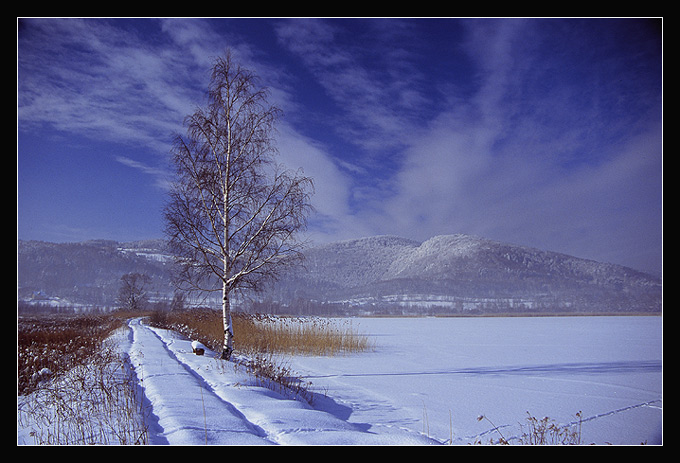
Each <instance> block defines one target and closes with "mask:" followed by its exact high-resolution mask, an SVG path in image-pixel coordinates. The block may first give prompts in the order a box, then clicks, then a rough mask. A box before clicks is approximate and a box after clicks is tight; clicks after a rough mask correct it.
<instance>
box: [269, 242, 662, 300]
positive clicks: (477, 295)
mask: <svg viewBox="0 0 680 463" xmlns="http://www.w3.org/2000/svg"><path fill="white" fill-rule="evenodd" d="M306 257H307V260H306V264H305V269H302V270H297V271H295V272H290V273H289V274H288V275H287V277H286V278H284V279H282V281H280V282H279V284H278V286H276V287H275V288H274V290H273V291H272V297H273V298H274V299H280V300H283V301H286V300H288V301H290V300H294V299H295V298H304V299H312V300H317V301H326V302H329V301H333V302H347V303H354V304H361V305H364V306H372V307H380V306H382V307H385V306H395V305H397V306H401V307H410V308H414V307H423V306H427V307H432V306H439V308H440V309H447V310H453V311H461V310H470V309H477V310H482V311H508V310H509V311H512V310H515V311H522V310H525V311H531V310H537V311H555V310H559V311H565V310H567V311H569V310H575V311H651V312H656V311H660V310H661V281H660V280H659V279H657V278H654V277H652V276H650V275H646V274H644V273H641V272H638V271H636V270H633V269H630V268H626V267H623V266H619V265H613V264H606V263H600V262H595V261H592V260H587V259H580V258H577V257H573V256H568V255H565V254H560V253H556V252H549V251H543V250H539V249H534V248H528V247H524V246H517V245H511V244H507V243H500V242H496V241H491V240H487V239H484V238H479V237H475V236H470V235H444V236H436V237H433V238H431V239H429V240H427V241H425V242H423V243H417V242H414V241H410V240H406V239H403V238H398V237H392V236H379V237H371V238H365V239H360V240H352V241H344V242H340V243H333V244H329V245H325V246H319V247H316V248H313V249H310V250H309V251H308V252H307V254H306Z"/></svg>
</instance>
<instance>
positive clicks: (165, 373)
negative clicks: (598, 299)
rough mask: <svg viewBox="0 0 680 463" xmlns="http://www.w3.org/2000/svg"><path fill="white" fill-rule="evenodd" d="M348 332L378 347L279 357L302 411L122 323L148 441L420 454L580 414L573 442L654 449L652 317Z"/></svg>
mask: <svg viewBox="0 0 680 463" xmlns="http://www.w3.org/2000/svg"><path fill="white" fill-rule="evenodd" d="M353 325H354V326H355V328H357V329H358V331H360V332H363V333H365V334H367V335H369V336H370V337H371V338H372V339H373V340H374V341H375V346H376V348H375V350H374V351H373V352H367V353H361V354H352V355H347V356H338V357H330V358H328V357H307V356H295V357H288V358H285V359H284V360H285V361H286V362H288V364H289V365H290V367H291V368H292V369H293V370H294V371H296V372H298V373H300V374H301V375H303V376H304V377H305V379H307V380H309V381H311V382H312V390H313V391H314V396H315V398H314V401H313V404H312V405H309V404H307V403H306V402H304V401H303V400H300V399H296V398H294V397H292V396H290V395H286V394H281V393H279V392H275V391H273V390H271V389H268V388H265V387H262V386H259V385H257V384H256V381H255V380H254V378H252V377H251V376H249V375H248V374H247V373H246V372H245V370H244V369H243V368H234V366H233V364H232V363H227V362H223V361H220V360H217V359H215V358H214V353H212V352H210V351H208V352H206V354H205V355H203V356H197V355H195V354H193V353H192V348H191V340H186V339H183V338H181V337H180V336H179V335H177V334H175V333H173V332H170V331H166V330H160V329H154V328H149V327H148V326H145V325H144V324H143V322H141V321H140V320H132V321H131V322H130V324H129V326H130V330H129V331H128V333H127V334H126V335H125V336H123V337H122V339H121V341H120V342H119V344H120V348H121V349H123V350H124V351H125V352H127V353H128V354H129V356H130V359H131V361H132V365H133V366H134V369H135V373H136V375H137V379H138V380H139V382H140V384H141V385H142V387H143V391H144V396H145V399H144V400H145V401H146V402H147V407H148V408H147V409H148V410H149V412H150V413H149V423H148V424H149V438H150V439H149V440H150V443H152V444H171V445H173V444H184V445H187V444H189V445H193V444H195V445H202V444H205V443H208V444H236V445H260V444H261V445H268V444H284V445H285V444H287V445H313V444H325V445H345V444H350V445H385V444H387V445H421V444H424V445H426V444H440V443H441V444H445V443H450V442H452V443H454V444H468V443H475V442H481V443H486V442H488V441H489V440H490V439H493V440H494V441H497V440H498V438H499V437H500V435H502V436H503V437H504V438H505V439H507V440H509V441H510V443H517V442H519V439H518V436H520V435H521V434H522V432H524V431H525V430H526V429H525V428H522V426H521V425H525V424H526V420H525V418H526V417H527V412H529V413H530V414H531V415H533V416H535V417H537V418H539V419H540V418H543V417H544V416H548V417H550V418H551V419H553V420H555V422H556V423H559V424H567V423H569V422H572V421H577V418H576V417H575V414H576V413H577V412H579V411H581V412H582V419H583V424H582V441H583V443H597V444H604V443H612V444H639V443H641V442H647V443H649V444H658V443H660V442H661V426H662V318H661V317H568V318H413V319H410V318H392V319H383V318H376V319H357V320H354V321H353ZM480 415H484V416H485V417H487V418H486V419H482V420H479V419H478V417H479V416H480ZM491 423H493V425H492V424H491ZM494 425H495V426H497V427H498V429H494ZM29 432H30V430H29V429H18V436H17V438H18V442H19V443H32V440H31V439H30V437H29V434H28V433H29Z"/></svg>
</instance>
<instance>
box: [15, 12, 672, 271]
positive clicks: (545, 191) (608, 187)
mask: <svg viewBox="0 0 680 463" xmlns="http://www.w3.org/2000/svg"><path fill="white" fill-rule="evenodd" d="M227 47H228V48H230V49H231V50H232V52H233V53H234V54H235V56H236V57H237V59H238V60H239V61H240V62H241V64H242V65H244V66H246V67H248V68H250V69H252V70H254V71H255V72H256V73H257V74H258V75H259V76H260V77H261V79H262V83H263V84H264V85H266V86H267V87H269V89H270V91H271V97H270V101H271V102H272V103H274V104H276V105H277V106H279V107H280V108H281V109H282V110H283V117H282V118H281V120H280V122H279V124H278V137H277V144H278V148H279V152H280V161H281V162H283V163H285V164H287V165H288V166H289V167H291V168H295V169H297V168H299V167H302V168H303V169H304V171H305V174H307V175H309V176H311V177H313V178H314V180H315V186H316V194H315V195H314V197H313V203H314V205H315V207H316V213H315V215H314V216H313V217H312V218H311V221H310V228H309V231H308V233H309V236H310V238H312V239H313V240H316V241H319V242H323V241H332V240H337V239H350V238H359V237H363V236H371V235H376V234H392V235H399V236H404V237H408V238H413V239H417V240H425V239H427V238H429V237H432V236H435V235H440V234H452V233H468V234H474V235H478V236H483V237H486V238H490V239H495V240H500V241H505V242H510V243H515V244H521V245H526V246H532V247H538V248H541V249H548V250H553V251H559V252H564V253H567V254H571V255H576V256H579V257H585V258H590V259H595V260H600V261H606V262H612V263H618V264H623V265H628V266H631V267H633V268H637V269H640V270H644V271H650V272H654V273H660V271H661V261H662V193H663V190H662V179H663V177H662V146H663V143H662V142H663V140H662V128H663V125H662V101H663V100H662V31H661V22H660V20H649V19H486V18H477V19H455V18H453V19H440V18H437V19H408V18H399V19H381V18H367V19H355V18H352V19H335V18H321V19H317V18H298V19H277V18H272V19H264V18H254V19H176V18H169V19H153V18H149V19H25V20H24V19H22V20H20V21H18V27H17V235H18V238H19V239H37V240H44V241H55V242H65V241H81V240H86V239H98V238H103V239H113V240H117V241H131V240H138V239H147V238H157V237H162V236H163V235H162V229H163V220H162V213H161V209H162V206H163V202H164V201H165V195H166V191H167V190H166V189H167V185H168V181H169V180H171V177H170V172H171V170H170V166H169V164H168V162H169V156H168V154H169V150H170V144H171V140H172V136H173V133H175V132H182V131H183V126H182V121H183V119H184V117H185V116H187V115H189V114H190V113H191V112H193V110H194V108H195V107H196V105H201V104H203V103H204V102H205V100H204V94H205V89H206V88H207V84H208V72H209V69H210V66H211V64H212V61H213V59H214V57H216V56H217V55H220V54H222V52H223V51H224V50H225V49H226V48H227Z"/></svg>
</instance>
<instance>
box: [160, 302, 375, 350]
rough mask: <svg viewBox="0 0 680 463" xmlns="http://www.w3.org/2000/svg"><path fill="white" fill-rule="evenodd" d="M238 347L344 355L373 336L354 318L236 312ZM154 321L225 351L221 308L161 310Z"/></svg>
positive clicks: (367, 346) (362, 346) (361, 347)
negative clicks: (356, 326)
mask: <svg viewBox="0 0 680 463" xmlns="http://www.w3.org/2000/svg"><path fill="white" fill-rule="evenodd" d="M232 322H233V325H234V345H235V351H236V352H237V353H241V354H244V355H249V356H254V355H262V354H289V355H344V354H350V353H357V352H364V351H367V350H371V349H373V347H374V346H373V344H372V343H371V341H370V340H369V338H368V337H367V336H365V335H362V334H360V333H358V332H357V330H356V329H354V327H353V326H352V324H351V321H336V320H333V319H325V318H317V317H312V318H307V317H273V316H270V315H249V314H243V313H238V312H237V313H233V315H232ZM151 323H152V324H155V325H157V326H160V327H164V328H168V329H172V330H175V331H179V332H180V333H182V334H184V335H185V336H187V337H189V338H191V339H197V340H199V341H201V342H202V343H203V344H205V345H206V346H208V347H210V348H211V349H212V350H215V351H221V346H222V341H223V332H222V318H221V313H220V312H219V311H214V310H190V311H180V312H157V313H155V314H154V315H152V317H151Z"/></svg>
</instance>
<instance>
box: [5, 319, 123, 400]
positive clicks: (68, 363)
mask: <svg viewBox="0 0 680 463" xmlns="http://www.w3.org/2000/svg"><path fill="white" fill-rule="evenodd" d="M122 324H123V320H122V319H121V318H119V317H118V316H113V315H53V316H35V317H19V318H18V319H17V388H18V393H19V394H20V395H24V394H28V393H30V392H31V391H33V390H35V388H36V387H37V385H38V384H39V382H40V381H41V380H42V379H44V376H45V375H46V374H49V375H51V376H55V375H60V374H61V373H63V372H65V371H68V370H70V369H72V368H74V367H76V366H78V365H85V364H87V363H88V362H89V360H90V358H91V357H92V356H93V355H95V354H96V353H97V352H98V350H99V348H100V346H101V344H102V342H103V341H104V339H106V338H107V337H109V335H110V334H111V333H112V332H113V330H115V329H116V328H119V327H121V326H122ZM48 370H49V372H50V373H47V371H48ZM40 372H43V373H42V374H41V373H40Z"/></svg>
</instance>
